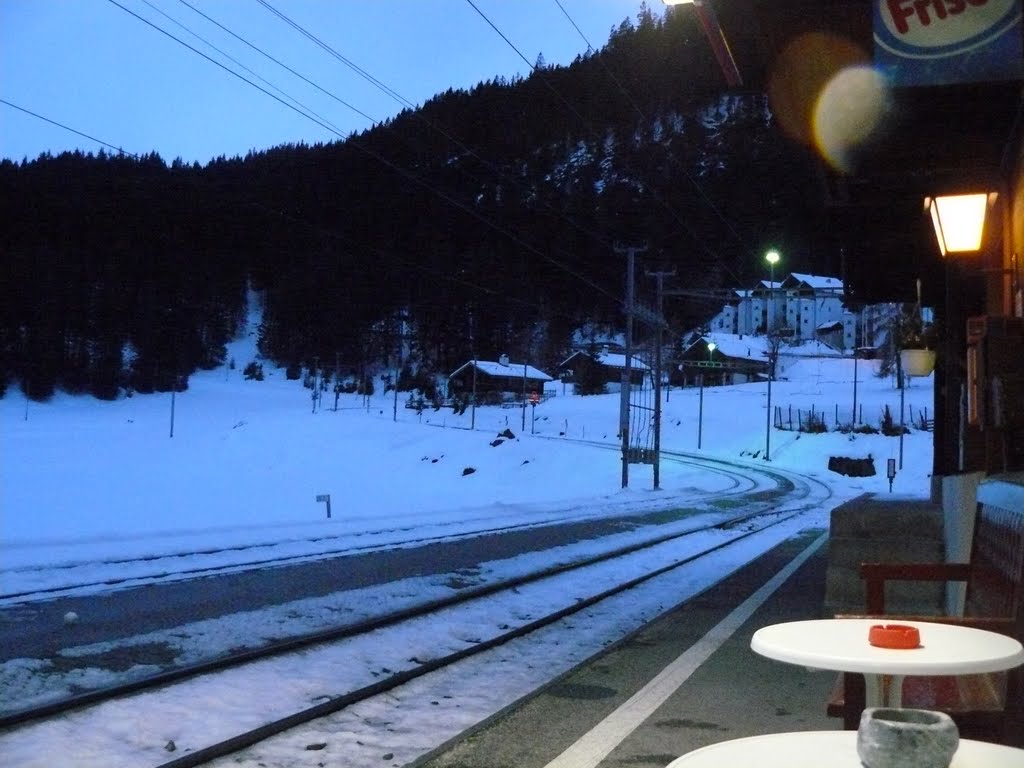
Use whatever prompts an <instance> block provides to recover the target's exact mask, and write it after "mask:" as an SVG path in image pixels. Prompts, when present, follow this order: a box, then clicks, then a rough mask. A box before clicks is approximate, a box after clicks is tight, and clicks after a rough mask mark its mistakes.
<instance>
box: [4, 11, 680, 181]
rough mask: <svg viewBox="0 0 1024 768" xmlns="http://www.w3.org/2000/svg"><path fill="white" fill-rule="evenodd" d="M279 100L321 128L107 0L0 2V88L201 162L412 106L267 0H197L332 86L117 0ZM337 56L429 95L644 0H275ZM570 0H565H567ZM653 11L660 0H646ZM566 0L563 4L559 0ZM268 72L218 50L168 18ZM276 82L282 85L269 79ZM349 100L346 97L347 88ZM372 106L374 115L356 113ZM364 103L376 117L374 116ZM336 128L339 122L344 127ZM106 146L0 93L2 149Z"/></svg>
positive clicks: (101, 129) (95, 130) (139, 144)
mask: <svg viewBox="0 0 1024 768" xmlns="http://www.w3.org/2000/svg"><path fill="white" fill-rule="evenodd" d="M116 2H117V3H118V4H120V5H122V6H124V7H125V8H127V9H128V10H130V11H131V12H133V13H135V14H138V15H139V16H141V17H143V18H146V19H149V20H151V21H152V22H153V23H155V24H158V25H159V26H160V27H162V28H164V29H166V30H167V31H168V32H170V33H171V34H173V35H175V36H176V37H178V38H180V39H182V40H184V41H185V42H187V43H189V44H190V45H192V46H193V47H195V48H197V49H199V50H201V51H203V52H204V53H206V54H208V55H209V56H211V57H212V58H215V59H217V60H218V61H224V63H225V64H226V65H227V66H230V67H231V68H232V69H235V70H237V71H240V72H241V73H242V74H244V75H245V77H246V78H248V79H250V80H254V81H255V82H257V83H258V84H259V85H260V86H261V87H262V88H265V89H266V90H268V91H270V92H271V93H274V94H275V95H277V96H278V97H279V98H282V99H284V100H286V101H287V100H288V98H294V99H296V100H298V101H299V102H301V103H302V104H304V105H305V106H306V107H308V108H309V109H311V110H313V111H315V112H316V113H318V114H319V115H320V116H321V118H320V119H321V122H324V123H327V124H329V125H330V126H331V127H327V128H325V127H322V126H320V125H317V124H316V123H314V122H313V121H311V120H309V119H308V118H306V117H303V116H301V115H299V114H297V113H296V112H294V111H292V110H291V109H289V108H288V107H286V106H284V105H283V104H281V103H280V102H278V101H275V100H274V99H273V98H271V97H270V96H268V95H266V94H264V93H261V92H259V91H257V90H256V89H254V88H253V87H252V86H250V85H248V84H246V83H244V82H242V81H241V80H239V79H238V78H236V77H234V76H233V75H231V74H229V73H227V72H225V71H224V70H223V69H221V68H219V67H217V66H216V65H214V64H212V63H210V62H209V61H207V60H205V59H203V58H202V57H200V56H199V55H197V54H196V53H193V52H192V51H190V50H188V49H187V48H185V47H183V46H182V45H181V44H179V43H177V42H175V41H174V40H171V39H170V38H168V37H167V36H165V35H163V34H161V33H160V32H158V31H157V30H155V29H153V28H152V27H151V26H149V25H147V24H146V23H144V22H143V21H140V20H139V19H137V18H135V17H133V16H132V15H130V14H129V13H127V12H126V11H125V10H122V8H120V7H118V5H115V4H114V3H113V2H111V0H0V99H3V100H5V101H8V102H11V103H13V104H16V105H18V106H19V107H22V108H24V109H27V110H31V111H33V112H36V113H38V114H40V115H43V116H45V117H47V118H50V119H51V120H55V121H57V122H60V123H63V124H65V125H67V126H70V127H71V128H74V129H76V130H78V131H81V132H83V133H86V134H89V135H90V136H93V137H95V138H97V139H100V140H102V141H105V142H109V143H111V144H113V145H115V146H118V147H121V148H123V149H124V150H125V151H128V152H132V153H136V154H139V153H145V152H150V151H154V150H155V151H156V152H158V153H160V155H161V156H162V157H163V158H164V159H165V160H166V161H168V162H169V161H171V160H173V159H174V158H175V157H181V158H183V159H184V160H186V161H188V162H191V161H193V160H197V161H199V162H200V163H206V162H207V161H208V160H209V159H210V158H211V157H215V156H217V155H221V154H224V155H227V156H229V157H230V156H233V155H244V154H245V152H246V151H248V150H249V149H252V148H255V149H263V148H267V147H271V146H275V145H278V144H282V143H286V142H298V141H305V142H307V143H314V142H317V141H331V140H334V139H337V138H339V136H338V134H339V133H340V134H341V135H342V136H345V135H347V134H349V133H351V132H353V131H361V130H363V129H365V128H367V127H369V126H370V125H371V122H370V120H369V119H368V117H369V118H372V119H373V120H383V119H386V118H388V117H390V116H393V115H394V114H396V113H397V112H399V111H400V110H401V109H402V106H403V104H402V102H401V101H399V100H398V99H396V98H395V97H394V96H393V95H389V94H388V93H386V92H383V91H382V90H381V89H380V88H378V87H376V86H374V85H372V84H371V83H369V82H367V80H366V79H365V78H364V77H362V76H361V75H359V74H357V73H356V72H354V71H353V70H352V69H351V68H350V67H349V66H347V65H346V64H344V63H343V62H341V61H339V60H338V59H337V58H336V57H334V56H333V55H331V54H330V53H328V52H325V51H324V50H323V49H322V48H321V47H319V46H318V45H317V44H316V43H315V42H313V41H311V40H310V39H308V38H307V37H305V36H303V34H302V33H301V32H299V31H297V30H296V29H294V28H293V27H291V26H289V25H288V24H287V23H286V22H285V21H283V20H281V19H280V18H279V17H278V16H275V15H274V13H272V11H271V10H268V8H267V7H265V6H264V5H262V4H261V2H260V0H187V2H188V3H189V4H190V5H192V6H194V7H195V8H198V9H199V10H200V11H202V12H203V13H205V14H206V15H207V16H209V17H211V18H212V19H214V20H216V21H217V22H219V23H220V24H222V25H223V26H224V27H227V28H228V29H229V30H230V31H231V32H234V33H235V34H237V35H239V36H240V37H242V38H245V39H246V40H247V41H249V42H250V43H252V44H253V45H255V46H257V47H259V48H260V49H262V50H263V51H265V52H266V53H269V54H271V55H272V56H273V57H275V58H277V59H278V60H280V61H281V62H283V63H284V64H286V65H288V66H289V67H290V68H292V69H294V70H296V71H297V72H299V73H300V74H302V75H304V76H305V77H306V78H308V79H309V80H311V81H313V82H314V83H316V85H318V86H320V87H321V88H323V89H324V90H326V91H329V92H330V93H331V94H332V96H329V95H326V94H324V93H323V92H321V91H320V90H318V89H317V88H315V87H314V86H311V85H309V84H307V83H305V82H303V81H302V80H300V79H299V78H297V77H295V76H294V75H293V74H291V73H289V72H287V71H286V70H284V69H282V68H280V67H279V66H278V65H277V64H274V63H273V62H271V61H270V60H268V59H266V58H265V57H263V56H262V55H260V54H259V53H258V52H256V51H254V50H253V49H252V48H249V47H248V46H246V45H245V44H244V43H243V42H240V41H239V40H238V39H236V38H234V37H232V36H231V35H230V34H229V33H227V32H225V31H224V30H222V29H220V28H218V27H217V26H215V25H214V24H212V23H210V21H208V20H207V19H204V18H203V17H202V16H200V15H199V14H197V13H196V12H195V11H194V10H192V9H191V8H190V7H189V6H188V5H186V4H185V2H183V0H116ZM267 2H268V3H269V5H271V6H272V7H273V8H275V9H277V10H278V11H280V12H281V13H283V14H285V15H286V16H288V17H289V18H290V19H291V20H293V21H294V22H295V23H296V24H298V25H300V26H301V27H303V28H305V29H306V30H308V31H309V32H311V33H312V34H313V35H315V36H316V37H317V38H319V39H320V40H321V41H323V42H324V43H325V44H327V45H328V46H330V47H331V48H333V49H334V51H336V52H337V53H338V54H340V55H341V56H343V57H345V58H346V59H348V60H349V61H350V62H352V63H353V64H355V65H357V66H358V67H359V68H361V69H362V70H364V71H365V72H366V73H367V74H368V75H370V76H372V77H373V78H376V80H378V81H380V82H381V83H382V84H383V85H385V86H387V87H388V88H390V89H392V90H393V91H394V92H395V93H397V94H398V96H399V97H401V99H404V100H405V101H407V102H409V103H411V104H413V105H419V104H422V103H423V101H424V100H426V99H428V98H430V96H432V95H434V94H435V93H438V92H441V91H444V90H446V89H447V88H448V87H466V88H468V87H471V86H472V85H474V84H476V83H477V82H480V81H481V80H486V79H489V78H492V77H496V76H499V75H500V76H504V77H506V78H511V77H514V76H516V75H517V74H526V73H528V71H529V67H528V66H527V64H526V63H525V62H524V61H523V59H522V58H520V56H519V55H518V54H517V53H516V52H515V51H514V50H513V49H512V48H511V47H510V46H509V45H508V43H506V42H505V41H504V40H502V38H501V37H500V36H499V35H498V34H497V32H495V31H494V29H492V27H491V26H489V25H488V23H487V21H485V20H484V19H483V18H482V17H481V16H480V14H479V13H478V12H477V11H476V10H475V9H474V5H475V6H476V8H479V10H480V11H482V12H483V13H484V14H485V15H486V16H487V17H488V18H489V19H490V20H491V21H492V22H493V23H494V25H495V26H497V27H498V29H500V30H501V32H502V33H504V35H505V36H506V37H507V38H508V39H509V40H510V41H511V42H512V43H513V44H514V45H515V46H516V48H517V49H518V50H519V51H520V52H521V53H522V55H523V57H525V58H526V59H528V60H529V62H530V63H531V64H532V63H534V62H535V61H536V59H537V56H538V54H541V53H542V54H543V55H544V58H545V60H546V62H547V63H548V64H549V65H554V64H567V63H569V62H571V61H572V60H573V58H574V57H575V56H576V55H577V54H580V53H584V52H585V51H586V49H587V43H586V42H585V41H584V39H583V37H581V35H580V33H579V32H577V30H576V29H575V28H574V27H573V25H572V23H571V22H570V20H569V18H567V17H566V13H567V14H568V16H569V17H571V19H572V21H573V22H575V23H576V25H577V26H578V27H579V28H580V30H581V31H582V33H583V35H584V36H586V38H587V40H589V42H590V44H592V45H593V46H594V47H595V48H601V47H602V46H603V45H604V44H605V43H606V42H607V39H608V35H609V32H610V30H611V29H612V28H613V27H617V26H618V25H619V24H620V23H621V22H622V21H623V20H624V19H626V18H629V19H633V20H635V18H636V15H637V12H638V11H639V8H640V6H641V0H557V1H556V0H473V1H472V4H471V3H470V2H469V1H468V0H267ZM559 3H560V4H561V7H559ZM648 4H649V6H650V7H651V9H652V10H653V12H654V13H656V14H661V13H662V12H663V10H662V9H663V6H662V4H661V2H658V1H657V0H651V1H650V2H649V3H648ZM563 8H564V10H565V13H563V10H562V9H563ZM160 11H162V12H163V13H165V14H167V16H170V17H172V18H173V19H174V20H176V21H178V22H180V23H181V24H183V25H185V26H186V27H188V29H189V30H192V31H193V32H195V33H197V34H199V35H201V36H202V37H203V38H205V39H206V40H207V41H209V42H211V43H213V44H214V45H216V46H217V47H218V48H220V49H221V50H223V51H224V52H225V53H227V54H229V55H230V56H232V57H234V58H235V59H237V60H239V61H240V62H242V64H244V65H245V66H247V67H249V68H250V69H252V70H253V71H254V72H255V73H256V74H257V75H259V76H260V77H262V78H265V79H266V81H268V82H269V83H270V84H272V85H269V84H268V83H265V82H262V81H260V80H259V79H258V78H257V77H256V76H255V75H253V74H251V73H248V72H245V71H244V70H243V69H241V68H240V67H239V66H238V65H237V64H234V63H232V62H230V61H227V60H225V59H223V57H222V56H221V55H220V54H219V53H217V52H216V51H213V50H212V49H210V48H208V47H207V46H206V45H205V44H204V43H203V42H201V41H199V40H197V39H196V38H194V37H192V35H190V34H189V32H187V31H185V30H184V29H182V27H180V26H178V25H176V24H175V23H174V21H171V20H169V19H168V18H167V16H164V15H161V13H160ZM275 87H276V88H278V89H280V90H281V91H283V92H284V94H286V95H282V94H281V93H279V92H277V91H275V90H274V88H275ZM339 100H341V101H344V102H347V104H349V105H351V106H350V107H349V106H345V105H343V104H342V103H340V101H339ZM360 113H363V114H360ZM364 115H365V116H364ZM334 131H337V133H335V132H334ZM101 146H102V145H100V144H97V143H96V142H93V141H90V140H88V139H86V138H83V137H81V136H77V135H75V134H73V133H70V132H68V131H65V130H62V129H60V128H57V127H55V126H51V125H49V124H47V123H45V122H43V121H41V120H38V119H37V118H35V117H31V116H29V115H27V114H24V113H23V112H20V111H18V110H16V109H13V108H11V107H10V106H7V105H5V104H0V157H7V158H11V159H14V160H21V159H22V158H23V157H28V158H30V159H31V158H34V157H36V156H38V155H39V153H40V152H43V151H47V150H48V151H50V152H53V153H57V152H60V151H63V150H68V149H74V148H80V149H82V150H84V151H91V152H96V151H98V150H99V149H100V148H101Z"/></svg>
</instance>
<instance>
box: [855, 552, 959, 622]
mask: <svg viewBox="0 0 1024 768" xmlns="http://www.w3.org/2000/svg"><path fill="white" fill-rule="evenodd" d="M970 574H971V566H970V564H969V563H861V565H860V577H861V578H862V579H863V580H864V588H865V592H866V609H867V612H868V613H869V614H874V615H881V614H884V613H885V582H887V581H967V580H968V579H969V577H970Z"/></svg>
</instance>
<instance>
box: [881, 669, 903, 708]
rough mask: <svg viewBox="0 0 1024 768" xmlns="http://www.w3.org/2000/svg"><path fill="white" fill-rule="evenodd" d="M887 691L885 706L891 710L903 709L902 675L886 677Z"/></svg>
mask: <svg viewBox="0 0 1024 768" xmlns="http://www.w3.org/2000/svg"><path fill="white" fill-rule="evenodd" d="M887 677H888V678H889V681H888V682H889V685H888V688H889V690H888V691H887V692H886V697H885V698H886V705H887V706H889V707H892V708H893V709H902V708H903V675H887Z"/></svg>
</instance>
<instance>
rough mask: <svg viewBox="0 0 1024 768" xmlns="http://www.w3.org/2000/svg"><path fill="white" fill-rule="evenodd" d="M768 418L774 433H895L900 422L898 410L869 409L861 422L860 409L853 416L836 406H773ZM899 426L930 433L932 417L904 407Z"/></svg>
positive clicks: (894, 408)
mask: <svg viewBox="0 0 1024 768" xmlns="http://www.w3.org/2000/svg"><path fill="white" fill-rule="evenodd" d="M774 411H775V413H774V414H773V417H772V422H773V425H774V427H775V428H776V429H779V430H782V431H785V432H832V431H840V432H857V431H863V432H870V431H879V432H887V431H895V432H897V433H898V430H899V424H900V418H899V412H900V410H899V406H898V405H897V406H890V405H889V404H888V403H886V404H884V405H882V406H880V407H879V406H869V407H868V409H867V414H866V415H867V417H868V418H867V420H865V409H864V406H863V405H861V406H858V408H857V413H856V414H855V413H854V412H853V409H852V408H850V407H846V408H844V407H841V406H840V405H839V404H838V403H837V404H835V405H833V406H832V407H831V408H821V407H818V406H815V405H811V406H810V407H808V408H794V407H793V406H792V405H776V406H775V407H774ZM903 424H904V425H905V426H906V428H907V429H917V430H922V431H929V432H930V431H931V430H932V427H933V426H934V416H930V415H929V414H928V409H927V408H914V406H912V405H908V406H907V407H906V411H905V413H904V420H903Z"/></svg>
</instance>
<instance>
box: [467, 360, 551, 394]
mask: <svg viewBox="0 0 1024 768" xmlns="http://www.w3.org/2000/svg"><path fill="white" fill-rule="evenodd" d="M549 381H553V379H552V378H551V377H550V376H548V375H547V374H546V373H544V371H541V370H539V369H537V368H534V367H533V366H532V365H529V364H528V363H512V362H509V359H508V357H506V356H505V355H502V356H501V358H500V359H499V360H497V361H492V360H470V361H469V362H467V363H465V364H463V365H461V366H460V367H459V368H457V369H456V370H455V371H454V372H453V373H452V374H451V375H450V376H449V377H448V397H450V398H452V399H463V400H468V399H469V397H470V396H471V395H472V394H473V393H474V392H475V393H476V402H477V404H490V405H500V404H502V403H506V402H522V401H523V399H524V398H526V399H529V398H530V396H531V395H532V394H533V393H537V395H538V396H539V397H544V385H545V384H547V383H548V382H549Z"/></svg>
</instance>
